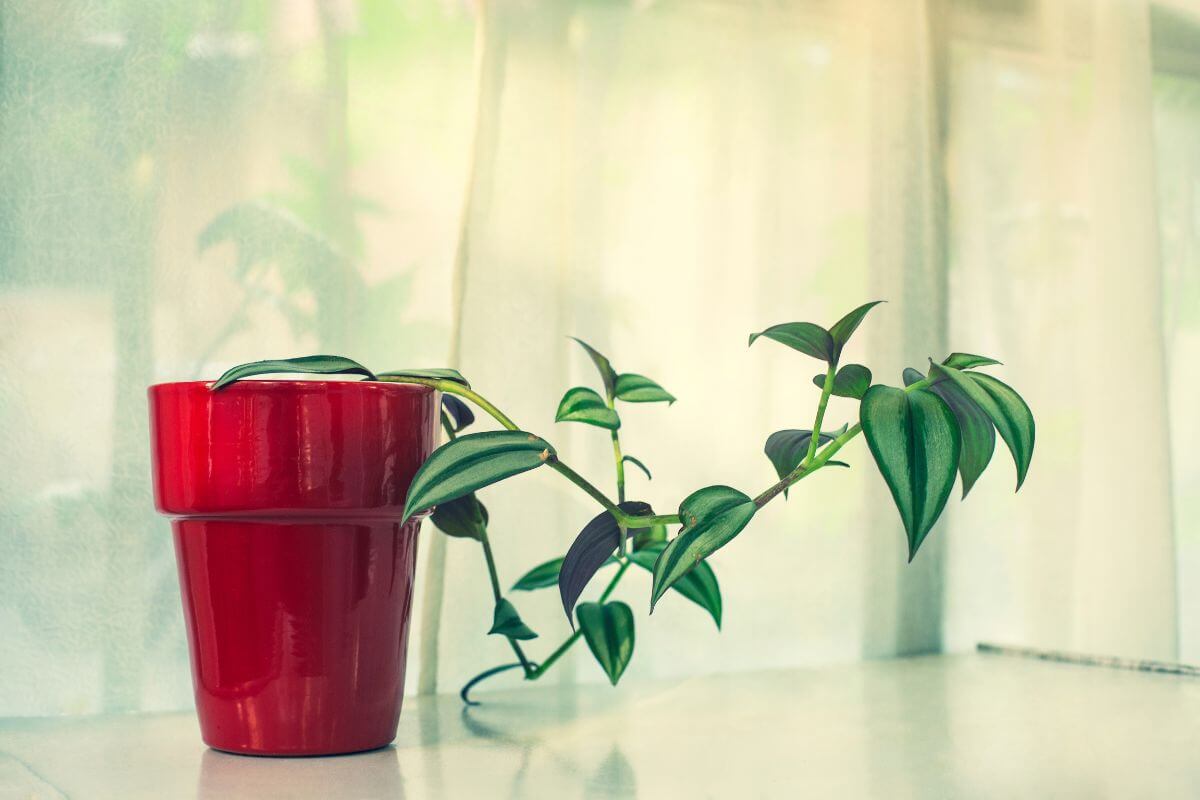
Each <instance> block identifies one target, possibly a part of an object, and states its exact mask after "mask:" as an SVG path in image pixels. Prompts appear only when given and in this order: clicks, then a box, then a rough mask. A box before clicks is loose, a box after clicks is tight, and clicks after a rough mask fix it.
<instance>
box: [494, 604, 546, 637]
mask: <svg viewBox="0 0 1200 800" xmlns="http://www.w3.org/2000/svg"><path fill="white" fill-rule="evenodd" d="M488 634H489V635H491V634H496V635H497V636H507V637H508V638H509V639H521V640H525V639H536V638H537V634H536V633H534V631H533V629H532V628H530V627H529V626H528V625H526V624H525V623H524V622H523V621H522V620H521V615H520V614H518V613H517V607H516V606H514V605H513V604H512V603H510V602H508V601H507V600H505V599H504V598H503V597H502V598H500V602H498V603H496V610H495V611H494V612H492V629H491V630H489V631H488Z"/></svg>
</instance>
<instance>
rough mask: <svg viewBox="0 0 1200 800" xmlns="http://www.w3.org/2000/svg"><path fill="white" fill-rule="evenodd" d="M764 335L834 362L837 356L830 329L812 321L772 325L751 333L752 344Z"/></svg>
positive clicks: (808, 354) (807, 353) (806, 353)
mask: <svg viewBox="0 0 1200 800" xmlns="http://www.w3.org/2000/svg"><path fill="white" fill-rule="evenodd" d="M764 336H765V337H766V338H768V339H772V340H774V341H776V342H779V343H780V344H785V345H787V346H788V347H790V348H792V349H793V350H799V351H800V352H801V353H804V354H805V355H806V356H812V357H813V358H819V359H820V360H822V361H829V362H832V361H833V360H834V358H835V356H834V352H835V345H834V342H833V337H832V336H830V335H829V331H827V330H825V329H824V328H822V327H821V326H820V325H815V324H813V323H811V322H785V323H783V324H782V325H772V326H771V327H769V328H767V329H766V330H765V331H760V332H759V333H752V334H750V344H754V342H755V341H756V340H758V338H759V337H764Z"/></svg>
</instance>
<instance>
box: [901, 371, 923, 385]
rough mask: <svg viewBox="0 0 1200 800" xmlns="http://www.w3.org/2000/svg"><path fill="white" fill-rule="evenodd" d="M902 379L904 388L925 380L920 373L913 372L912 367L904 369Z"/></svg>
mask: <svg viewBox="0 0 1200 800" xmlns="http://www.w3.org/2000/svg"><path fill="white" fill-rule="evenodd" d="M902 377H903V378H904V385H905V386H912V385H913V384H914V383H917V382H918V381H923V380H925V376H924V375H922V374H921V373H920V371H918V370H915V369H913V368H912V367H905V368H904V374H903V376H902Z"/></svg>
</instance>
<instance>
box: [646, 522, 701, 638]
mask: <svg viewBox="0 0 1200 800" xmlns="http://www.w3.org/2000/svg"><path fill="white" fill-rule="evenodd" d="M660 527H663V529H664V532H665V530H666V529H665V527H664V526H660ZM666 547H667V543H666V542H655V543H653V544H648V545H646V546H645V547H643V548H642V549H640V550H634V551H633V552H632V553H630V554H629V560H630V561H632V562H633V563H635V564H637V565H638V566H639V567H641V568H643V569H645V570H647V571H648V572H650V573H653V572H654V562H656V561H657V560H658V557H659V556H660V555H661V554H662V551H663V550H665V549H666ZM671 588H672V589H674V590H675V591H677V592H679V593H680V594H681V595H683V596H684V597H686V598H687V599H688V600H691V601H692V602H693V603H695V604H696V605H698V606H700V607H701V608H703V609H704V610H705V611H707V612H708V613H709V614H710V615H712V618H713V622H715V623H717V630H720V629H721V587H720V586H719V585H718V584H717V576H716V573H714V572H713V569H712V567H710V566H709V565H708V564H707V563H706V562H704V561H701V562H700V563H699V564H697V565H696V566H695V567H694V568H693V569H692V571H691V572H689V573H688V574H686V575H684V576H683V577H682V578H680V579H679V580H677V581H675V583H674V585H672V586H671Z"/></svg>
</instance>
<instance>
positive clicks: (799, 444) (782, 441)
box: [763, 425, 846, 497]
mask: <svg viewBox="0 0 1200 800" xmlns="http://www.w3.org/2000/svg"><path fill="white" fill-rule="evenodd" d="M845 432H846V426H845V425H843V426H842V427H841V430H837V431H833V432H832V433H822V434H821V435H820V436H818V437H817V444H818V446H819V445H823V444H825V443H826V442H832V441H833V440H834V439H836V438H837V437H838V436H841V435H842V434H843V433H845ZM811 441H812V431H809V430H796V429H791V428H789V429H785V430H782V431H775V432H774V433H772V434H771V435H770V436H768V437H767V443H766V445H765V446H764V447H763V452H764V453H766V454H767V458H769V459H771V465H772V466H773V467H775V474H776V475H778V476H779V479H780V480H783V478H784V477H785V476H787V475H790V474H791V473H792V471H793V470H795V469H796V467H798V466H800V462H801V461H803V460H804V457H805V456H806V455H808V445H809V443H810V442H811ZM783 496H784V497H787V489H784V490H783Z"/></svg>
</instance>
